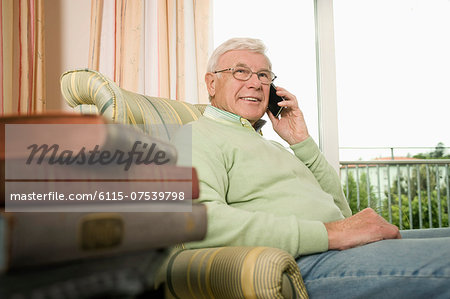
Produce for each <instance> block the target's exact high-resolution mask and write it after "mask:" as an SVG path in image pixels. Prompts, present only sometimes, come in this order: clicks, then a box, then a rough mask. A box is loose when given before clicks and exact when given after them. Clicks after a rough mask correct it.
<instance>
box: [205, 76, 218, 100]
mask: <svg viewBox="0 0 450 299" xmlns="http://www.w3.org/2000/svg"><path fill="white" fill-rule="evenodd" d="M205 82H206V88H207V89H208V93H209V96H210V97H214V95H215V94H216V76H215V75H214V74H213V73H206V75H205Z"/></svg>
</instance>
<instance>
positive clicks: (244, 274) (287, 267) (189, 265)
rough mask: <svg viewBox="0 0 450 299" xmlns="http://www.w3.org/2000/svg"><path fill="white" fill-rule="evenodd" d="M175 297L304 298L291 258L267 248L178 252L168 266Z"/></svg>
mask: <svg viewBox="0 0 450 299" xmlns="http://www.w3.org/2000/svg"><path fill="white" fill-rule="evenodd" d="M167 287H168V289H169V291H170V292H171V295H172V296H174V297H175V298H183V299H184V298H308V294H307V293H306V289H305V286H304V284H303V280H302V278H301V275H300V271H299V269H298V266H297V263H296V262H295V260H294V258H293V257H292V256H291V255H289V254H288V253H286V252H285V251H283V250H280V249H276V248H269V247H219V248H205V249H196V250H182V251H178V252H177V253H175V254H174V255H173V256H172V258H171V260H170V261H169V264H168V270H167Z"/></svg>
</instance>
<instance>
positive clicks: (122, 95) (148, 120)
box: [61, 69, 201, 140]
mask: <svg viewBox="0 0 450 299" xmlns="http://www.w3.org/2000/svg"><path fill="white" fill-rule="evenodd" d="M61 92H62V94H63V96H64V98H65V99H66V101H67V103H68V104H69V105H70V106H71V107H77V109H76V110H78V111H80V112H82V113H92V112H94V113H95V109H91V108H89V106H91V105H93V106H96V107H97V110H98V112H99V113H100V114H102V115H104V116H105V117H106V118H108V119H110V120H111V121H113V122H115V123H122V124H131V125H134V126H137V127H140V128H141V129H142V130H143V131H144V132H146V133H147V134H149V135H152V136H154V137H159V138H161V139H164V140H167V139H170V138H171V137H172V135H173V134H174V133H175V131H176V130H177V129H178V128H179V127H181V126H182V125H183V124H185V123H188V122H190V121H193V120H196V119H197V118H198V117H199V116H200V115H201V113H200V111H199V110H197V108H195V107H194V106H193V105H191V104H189V103H185V102H181V101H174V100H168V99H164V98H157V97H149V96H145V95H141V94H137V93H134V92H130V91H127V90H124V89H122V88H120V87H118V86H117V84H116V83H114V82H113V81H111V80H110V79H108V78H106V77H105V76H103V75H102V74H100V73H99V72H96V71H92V70H89V69H81V70H73V71H68V72H65V73H64V74H63V75H62V76H61Z"/></svg>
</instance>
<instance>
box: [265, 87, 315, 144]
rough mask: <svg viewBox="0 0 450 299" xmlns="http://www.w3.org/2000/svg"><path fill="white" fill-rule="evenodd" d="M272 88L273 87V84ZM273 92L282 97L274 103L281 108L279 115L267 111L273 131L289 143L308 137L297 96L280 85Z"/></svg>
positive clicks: (298, 141)
mask: <svg viewBox="0 0 450 299" xmlns="http://www.w3.org/2000/svg"><path fill="white" fill-rule="evenodd" d="M271 88H272V87H271ZM273 88H274V89H275V86H274V87H273ZM275 94H276V95H277V97H281V98H282V100H281V101H277V104H276V105H277V106H278V107H281V108H282V110H281V111H280V113H279V115H280V116H281V117H280V118H278V117H275V115H274V114H273V112H271V110H269V109H268V111H267V114H268V115H269V119H270V121H271V122H272V126H273V129H274V131H275V132H277V134H278V135H280V137H281V138H283V139H284V140H285V141H286V142H287V143H289V144H290V145H294V144H297V143H300V142H302V141H304V140H306V139H307V138H308V137H309V133H308V128H307V126H306V123H305V119H304V117H303V112H302V111H301V110H300V108H299V107H298V102H297V98H296V97H295V96H294V95H293V94H291V93H290V92H288V91H287V90H286V89H284V88H281V87H276V92H275ZM269 102H270V98H269Z"/></svg>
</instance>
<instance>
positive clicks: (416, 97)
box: [213, 0, 450, 160]
mask: <svg viewBox="0 0 450 299" xmlns="http://www.w3.org/2000/svg"><path fill="white" fill-rule="evenodd" d="M275 3H276V4H275ZM213 14H214V20H213V28H214V32H213V36H214V47H216V46H218V45H219V44H220V43H222V42H223V41H225V40H227V39H229V38H232V37H245V36H247V37H255V38H260V39H262V40H263V41H264V43H265V44H266V46H267V47H268V52H267V55H268V56H269V58H270V59H271V62H272V64H273V71H274V72H275V74H276V75H277V76H278V78H277V79H276V81H275V82H274V83H275V84H276V85H279V86H283V87H284V88H286V89H288V90H289V91H291V92H292V93H293V94H295V95H296V97H297V99H298V101H299V105H300V108H301V109H302V110H303V112H304V114H305V118H306V122H307V125H308V128H309V132H310V134H311V135H312V137H313V138H314V139H315V140H316V141H318V117H317V82H316V71H315V69H316V57H315V33H314V1H313V0H307V1H306V0H302V1H298V0H279V1H276V2H275V1H271V0H245V1H242V0H240V1H237V0H215V1H213ZM449 15H450V0H432V1H430V0H373V1H369V0H338V1H334V24H335V32H334V34H335V47H336V81H337V101H338V119H339V124H338V125H339V144H340V147H341V149H340V160H358V159H363V160H369V159H373V158H377V157H390V156H391V151H390V149H389V148H391V147H394V148H395V149H394V155H395V156H406V155H407V154H408V153H409V154H415V153H418V152H427V151H431V150H432V148H433V147H435V146H436V145H437V143H438V142H443V143H444V144H445V146H448V147H450V133H449V132H448V131H449V130H448V129H449V125H448V120H447V119H448V115H449V113H450V55H449V54H450V18H449V17H448V16H449ZM267 127H269V126H267ZM268 129H270V128H265V130H264V133H265V136H266V137H267V138H271V139H275V140H277V141H280V142H282V143H283V141H282V140H281V139H279V137H278V136H277V135H276V133H274V132H270V131H271V130H268ZM283 144H284V145H287V144H286V143H283ZM348 147H353V148H354V147H356V148H358V149H353V150H351V149H347V148H348ZM404 147H409V149H402V148H404ZM367 148H372V149H367ZM449 152H450V149H449Z"/></svg>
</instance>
